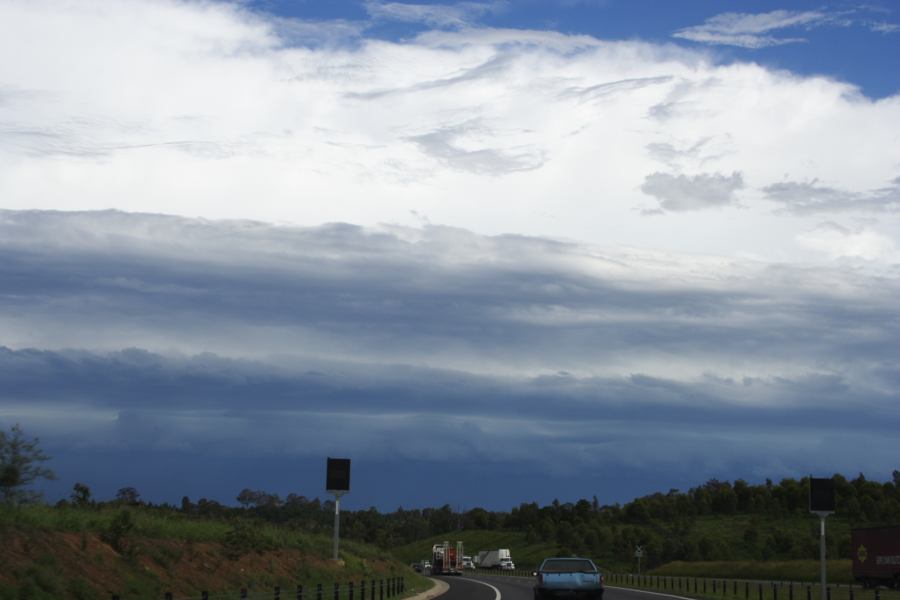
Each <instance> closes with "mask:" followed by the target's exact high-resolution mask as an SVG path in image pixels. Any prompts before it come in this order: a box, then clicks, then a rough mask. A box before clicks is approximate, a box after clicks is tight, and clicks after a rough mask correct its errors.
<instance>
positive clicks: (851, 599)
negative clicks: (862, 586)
mask: <svg viewBox="0 0 900 600" xmlns="http://www.w3.org/2000/svg"><path fill="white" fill-rule="evenodd" d="M850 600H854V598H853V586H852V585H851V586H850Z"/></svg>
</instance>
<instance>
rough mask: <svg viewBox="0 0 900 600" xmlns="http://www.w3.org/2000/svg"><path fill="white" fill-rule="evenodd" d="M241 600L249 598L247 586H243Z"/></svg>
mask: <svg viewBox="0 0 900 600" xmlns="http://www.w3.org/2000/svg"><path fill="white" fill-rule="evenodd" d="M241 600H247V588H241Z"/></svg>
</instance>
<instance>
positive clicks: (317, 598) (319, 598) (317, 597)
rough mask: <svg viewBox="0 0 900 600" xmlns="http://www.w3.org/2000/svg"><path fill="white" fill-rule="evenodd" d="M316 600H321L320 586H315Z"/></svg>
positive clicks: (318, 584)
mask: <svg viewBox="0 0 900 600" xmlns="http://www.w3.org/2000/svg"><path fill="white" fill-rule="evenodd" d="M316 600H322V584H321V583H317V584H316Z"/></svg>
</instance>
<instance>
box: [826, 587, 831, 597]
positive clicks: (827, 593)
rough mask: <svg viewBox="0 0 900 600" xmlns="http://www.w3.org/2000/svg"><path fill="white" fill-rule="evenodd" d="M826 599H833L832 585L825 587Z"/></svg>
mask: <svg viewBox="0 0 900 600" xmlns="http://www.w3.org/2000/svg"><path fill="white" fill-rule="evenodd" d="M825 600H831V586H830V585H829V586H827V587H826V588H825Z"/></svg>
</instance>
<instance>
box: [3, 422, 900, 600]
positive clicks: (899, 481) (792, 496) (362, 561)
mask: <svg viewBox="0 0 900 600" xmlns="http://www.w3.org/2000/svg"><path fill="white" fill-rule="evenodd" d="M49 460H50V457H47V456H46V455H44V454H43V453H42V452H41V450H40V447H39V444H38V441H37V440H31V439H29V438H27V436H25V434H24V432H23V431H22V430H21V428H19V427H18V426H15V427H13V428H11V429H10V430H9V431H8V432H5V431H2V430H0V500H2V502H0V536H2V542H3V543H2V544H0V563H3V564H4V565H7V564H10V565H17V566H15V567H14V568H12V569H6V570H3V571H0V600H6V599H7V598H8V599H10V600H12V598H13V597H15V598H22V599H23V600H24V599H26V598H40V597H43V596H41V595H40V593H38V592H40V591H41V590H44V591H47V590H51V591H53V593H51V592H49V591H47V594H49V595H55V596H58V595H59V594H58V592H59V590H60V589H62V590H63V595H64V596H68V597H71V598H76V599H77V600H85V599H86V598H88V597H93V596H90V595H89V594H88V592H89V591H90V590H91V589H95V590H96V589H99V588H97V587H96V586H95V585H94V583H95V580H96V578H97V577H94V579H91V578H90V577H88V576H87V575H83V576H82V575H79V576H78V577H76V578H75V579H71V580H68V581H67V582H64V583H61V584H60V585H62V586H63V587H62V588H60V587H59V586H58V585H54V584H52V581H53V579H54V577H58V576H60V575H59V574H60V573H66V572H68V571H67V567H66V564H67V563H66V555H65V554H64V553H63V554H60V553H58V552H55V551H52V550H51V549H47V550H46V551H45V549H43V548H44V546H46V547H47V548H50V547H51V546H52V545H51V544H49V543H48V544H44V545H42V544H43V542H41V536H45V537H48V538H53V539H55V542H54V543H56V544H57V545H59V547H61V548H64V549H66V548H67V549H68V550H67V551H69V553H70V554H71V553H72V552H74V551H75V549H77V551H78V552H81V553H82V554H83V556H81V557H80V559H81V560H83V561H86V562H85V564H96V565H98V570H100V567H101V566H102V567H103V568H107V569H108V568H110V566H111V565H113V566H117V567H116V568H118V566H121V567H122V571H121V572H122V576H121V577H120V579H119V580H117V582H116V585H126V587H127V586H128V585H131V587H132V588H134V590H140V591H141V593H137V591H135V592H134V593H132V594H130V595H132V596H141V597H145V596H146V597H149V595H151V594H150V591H153V593H154V594H156V595H157V596H158V595H159V594H158V592H160V590H163V589H164V588H165V587H166V586H169V587H172V586H175V585H176V584H177V585H179V586H181V587H180V588H178V589H182V588H183V589H184V590H185V593H187V591H188V590H189V588H190V591H191V593H195V592H198V591H199V590H201V589H203V588H202V587H197V586H200V585H212V584H211V583H210V584H206V583H202V582H203V581H204V580H203V578H195V579H196V580H197V581H200V582H201V583H198V584H196V585H194V587H191V585H193V584H190V585H189V584H187V583H184V582H185V581H187V580H186V579H178V577H176V575H175V574H174V573H175V572H176V571H177V570H178V569H179V568H181V566H182V565H184V564H191V560H190V557H193V556H204V557H205V559H199V560H200V563H199V566H198V567H196V569H195V571H203V570H204V569H205V570H206V571H209V572H211V573H215V572H216V569H219V570H220V573H219V575H218V576H217V577H216V578H212V577H211V578H210V579H209V581H218V582H222V585H226V584H227V585H229V586H243V585H245V584H242V583H241V582H245V583H246V582H249V583H246V585H275V583H276V582H284V585H294V584H296V583H297V581H296V580H297V579H298V578H300V579H304V580H306V579H308V578H309V577H312V578H316V577H319V578H324V577H326V575H328V574H332V575H334V573H333V569H334V567H335V565H334V563H331V562H329V561H328V560H327V558H328V557H329V556H330V550H331V538H330V535H331V531H332V526H333V514H334V504H333V502H332V501H330V500H325V501H321V500H319V499H318V498H307V497H305V496H303V495H300V494H294V493H291V494H288V495H287V496H286V497H284V498H282V497H280V496H279V495H277V494H273V493H269V492H266V491H263V490H252V489H247V488H245V489H243V490H241V491H240V492H238V493H237V495H236V497H235V503H234V504H223V503H220V502H217V501H215V500H210V499H207V498H200V499H199V500H197V501H193V500H191V499H190V498H188V497H187V496H185V497H183V498H182V499H181V502H180V503H179V504H177V505H173V504H167V503H164V504H153V503H150V502H146V501H144V500H142V498H141V495H140V493H139V492H138V490H136V489H134V488H132V487H124V488H121V489H120V490H119V491H118V493H117V494H116V497H115V498H113V499H109V500H97V499H95V498H93V497H92V493H91V490H90V488H89V487H88V486H87V485H85V484H83V483H76V484H75V485H74V486H73V489H72V493H71V495H70V497H69V498H66V499H63V500H60V501H58V502H57V503H56V504H54V505H53V506H50V505H47V504H44V503H43V502H42V501H41V499H40V498H39V496H38V495H37V494H35V493H34V492H33V491H32V490H31V489H30V488H31V485H32V484H33V483H34V481H35V480H37V479H40V478H51V477H54V473H53V472H52V471H51V470H50V469H49V468H48V467H47V466H46V464H45V463H47V462H48V461H49ZM834 481H835V486H836V493H837V508H838V511H837V513H836V514H835V515H833V516H832V517H830V518H829V520H828V528H827V531H828V537H827V547H828V549H827V552H828V556H829V557H830V558H832V559H836V560H837V561H838V562H836V563H835V565H834V568H833V570H832V573H833V574H834V575H835V576H837V577H844V576H845V575H844V574H846V573H847V572H848V571H849V558H850V554H851V551H852V549H851V548H850V530H851V528H853V527H859V526H871V525H884V524H896V523H900V471H894V473H893V477H892V479H891V480H890V481H886V482H878V481H870V480H868V479H866V478H865V476H863V475H862V474H859V475H858V476H856V477H855V478H853V479H847V478H846V477H844V476H842V475H840V474H837V475H834ZM807 495H808V480H807V479H806V478H801V479H790V478H788V479H783V480H781V481H780V482H778V483H775V482H773V481H770V480H766V481H765V482H764V483H760V484H750V483H747V482H745V481H742V480H737V481H734V482H729V481H719V480H710V481H707V482H706V483H704V484H702V485H699V486H697V487H694V488H691V489H689V490H687V491H680V490H669V491H668V492H666V493H656V494H651V495H648V496H644V497H642V498H637V499H635V500H633V501H631V502H628V503H626V504H624V505H620V504H603V503H602V502H601V501H600V500H599V499H598V497H597V496H594V497H593V498H591V499H590V500H588V499H581V500H578V501H577V502H565V503H563V502H559V501H553V502H552V503H550V504H548V505H545V506H540V505H538V504H537V503H534V502H532V503H522V504H520V505H519V506H518V507H515V508H513V509H512V510H510V511H508V512H504V511H489V510H486V509H483V508H473V509H470V510H468V511H465V512H461V513H459V512H455V511H454V510H453V509H452V508H451V507H450V506H449V505H444V506H441V507H439V508H424V509H403V508H398V509H397V510H395V511H393V512H389V513H381V512H379V511H378V510H376V509H375V508H369V509H366V510H357V511H346V510H345V511H342V513H341V537H342V549H343V551H344V553H345V556H344V559H345V561H346V565H345V566H344V567H342V568H343V569H344V571H343V573H344V574H346V576H347V578H348V579H359V578H363V577H372V576H374V575H375V574H379V575H381V574H383V575H384V576H387V575H388V574H393V573H400V572H403V573H404V574H408V573H411V570H410V569H409V566H408V565H409V563H411V562H415V561H419V560H423V559H425V558H428V557H429V555H430V551H431V546H432V544H433V543H436V542H440V541H443V540H452V541H454V542H455V541H457V540H462V541H463V542H464V543H465V547H466V551H467V553H468V554H471V555H476V554H477V552H478V551H479V550H490V549H496V548H509V549H510V550H511V552H512V556H513V559H514V560H515V562H516V565H517V567H519V568H524V569H531V568H533V567H534V566H536V565H537V564H538V563H539V562H540V560H541V559H542V558H544V557H546V556H550V555H581V556H587V557H590V558H593V559H594V560H595V561H596V562H597V563H598V564H599V565H601V566H602V567H603V568H604V569H605V570H607V571H609V572H616V573H629V572H634V571H636V563H635V559H634V549H635V547H636V546H638V545H641V546H643V548H644V557H643V563H642V566H643V568H644V571H645V572H646V571H652V572H654V573H657V572H658V573H660V574H668V575H690V576H695V575H696V576H700V575H701V574H702V575H703V576H706V577H728V578H744V577H746V578H757V577H762V578H763V579H769V578H778V579H784V580H794V581H804V580H807V581H808V580H810V579H815V572H813V575H812V576H811V575H810V569H809V565H810V564H813V562H812V561H815V559H817V558H818V552H819V537H818V536H819V533H818V520H817V519H816V518H814V517H812V516H810V514H809V513H808V511H807ZM201 550H202V552H201ZM84 553H88V554H84ZM204 553H205V554H204ZM258 557H267V558H266V559H265V561H267V562H264V564H262V566H261V565H260V564H257V563H256V562H254V561H256V560H257V559H258ZM395 557H396V558H395ZM29 561H31V562H29ZM242 561H243V563H242ZM279 561H281V562H279ZM222 565H225V567H222ZM195 566H196V565H195ZM232 567H233V569H232ZM232 570H233V571H234V572H232ZM76 571H77V567H73V572H76ZM88 572H90V571H88ZM179 577H180V576H179ZM148 578H149V579H148ZM126 580H127V581H126ZM128 581H130V582H131V583H127V582H128ZM42 582H43V583H42ZM48 582H49V583H48ZM141 582H143V583H141ZM148 582H149V583H148ZM323 583H324V581H323ZM111 585H112V583H110V584H108V585H107V587H108V588H109V589H108V590H107V591H110V592H112V593H115V592H116V589H115V588H112V587H109V586H111ZM417 585H418V586H419V587H421V585H423V584H422V583H421V581H420V582H419V583H418V584H417ZM10 586H13V587H10ZM23 586H25V587H23ZM29 586H30V587H29ZM92 586H93V587H92ZM101 587H102V586H101ZM11 589H14V590H17V591H15V592H10V591H9V590H11ZM129 589H131V588H129ZM22 590H26V591H22ZM27 590H32V591H34V593H33V594H32V593H31V592H28V591H27ZM35 590H37V591H35ZM210 591H211V589H210ZM41 593H43V592H41ZM10 594H12V595H10ZM35 594H37V595H35ZM49 595H48V596H47V597H49ZM123 598H124V596H123Z"/></svg>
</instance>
